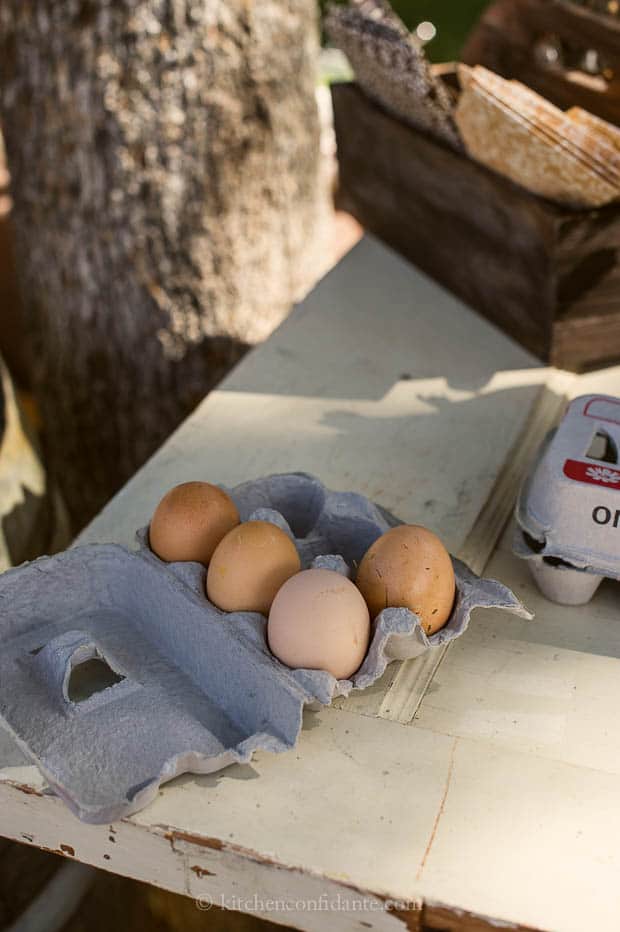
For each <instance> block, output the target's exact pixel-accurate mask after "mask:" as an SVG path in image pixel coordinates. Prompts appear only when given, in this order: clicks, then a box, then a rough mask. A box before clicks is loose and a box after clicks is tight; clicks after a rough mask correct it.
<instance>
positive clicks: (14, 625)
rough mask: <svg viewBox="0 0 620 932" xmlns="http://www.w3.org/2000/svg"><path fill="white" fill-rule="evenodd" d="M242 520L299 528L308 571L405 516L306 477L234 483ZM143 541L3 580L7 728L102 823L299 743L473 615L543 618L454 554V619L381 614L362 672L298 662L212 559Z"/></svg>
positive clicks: (82, 552) (0, 631)
mask: <svg viewBox="0 0 620 932" xmlns="http://www.w3.org/2000/svg"><path fill="white" fill-rule="evenodd" d="M229 494H230V495H231V497H232V498H233V500H234V501H235V503H236V505H237V507H238V509H239V512H240V515H241V519H242V520H244V521H245V520H248V519H250V518H263V519H267V520H271V521H273V522H274V523H277V524H278V525H279V526H280V527H282V528H284V529H285V530H286V531H287V533H289V534H291V536H292V537H293V539H294V540H295V543H296V545H297V547H298V550H299V553H300V557H301V562H302V567H303V568H307V567H309V566H326V567H328V568H330V569H335V570H337V571H339V572H342V573H345V574H347V575H349V574H350V573H351V568H352V567H354V566H355V565H356V563H357V562H359V560H360V559H361V557H362V556H363V554H364V553H365V551H366V550H367V549H368V547H369V546H370V545H371V544H372V543H373V542H374V541H375V540H376V538H377V537H379V536H380V535H381V534H382V533H384V531H386V530H388V528H389V527H391V526H393V525H394V524H395V523H398V522H396V521H395V519H393V518H391V517H390V516H389V515H387V514H386V513H384V512H383V511H381V510H380V509H379V508H377V507H376V506H375V505H373V504H372V503H371V502H369V501H368V500H367V499H366V498H364V497H363V496H361V495H357V494H354V493H338V492H330V491H328V490H327V489H326V488H325V487H324V486H323V485H322V483H321V482H319V480H318V479H314V478H313V477H311V476H308V475H304V474H300V473H292V474H291V473H289V474H285V475H278V476H269V477H267V478H265V479H259V480H256V481H253V482H247V483H244V484H243V485H240V486H237V487H236V488H234V489H232V490H230V493H229ZM138 538H139V541H140V549H139V550H138V551H129V550H127V549H125V548H124V547H121V546H118V545H115V544H91V545H86V546H81V547H75V548H73V549H71V550H68V551H66V552H64V553H61V554H58V555H56V556H53V557H44V558H41V559H40V560H36V561H34V562H33V563H26V564H24V565H23V566H21V567H18V568H16V569H13V570H9V571H8V572H6V573H4V574H3V575H2V576H0V721H2V722H3V723H4V725H5V726H6V727H8V729H9V730H10V731H11V733H12V734H13V735H14V737H15V738H16V740H17V742H18V743H19V745H20V747H21V748H22V749H23V750H24V751H25V752H26V753H27V754H28V755H29V756H30V757H31V758H32V759H33V760H34V761H35V762H36V763H37V764H38V766H39V767H40V769H41V770H42V772H43V774H44V776H45V777H46V779H47V780H48V782H49V785H50V787H51V788H52V789H53V790H54V791H55V792H56V793H57V794H58V795H59V796H60V797H62V799H63V800H64V801H65V802H66V803H67V805H68V806H69V807H70V808H71V809H72V810H73V812H75V813H76V815H77V816H78V817H79V818H81V819H83V820H84V821H87V822H97V823H98V822H103V823H105V822H111V821H114V820H115V819H118V818H121V817H123V816H126V815H129V814H130V813H132V812H135V811H136V810H138V809H140V808H142V807H143V806H145V805H146V804H147V803H148V802H149V801H150V800H152V799H153V797H154V796H155V795H156V793H157V790H158V787H159V786H160V784H161V783H163V782H165V781H166V780H169V779H171V778H173V777H175V776H177V775H178V774H181V773H184V772H192V773H210V772H213V771H217V770H220V769H221V768H223V767H226V766H227V765H228V764H231V763H235V762H239V763H243V762H247V761H249V760H250V759H251V757H252V754H253V752H254V751H255V750H257V749H259V748H260V749H265V750H269V751H285V750H288V749H289V748H291V747H293V746H294V744H295V742H296V741H297V737H298V735H299V731H300V729H301V724H302V712H303V708H304V706H305V705H307V704H312V703H317V702H318V703H322V704H329V703H330V702H331V700H332V698H333V697H334V696H336V695H346V694H348V693H349V692H350V690H351V689H363V688H365V687H367V686H369V685H371V684H372V683H373V682H375V680H376V679H377V678H378V677H379V676H381V674H382V673H383V671H384V670H385V668H386V666H387V665H388V663H390V661H391V660H393V659H402V658H407V657H415V656H417V655H418V654H419V653H421V652H423V651H424V650H426V649H428V648H429V647H431V646H433V645H435V644H441V643H444V642H446V641H449V640H452V639H453V638H456V637H458V636H459V635H460V634H462V633H463V631H464V630H465V629H466V627H467V624H468V622H469V617H470V614H471V611H472V609H473V608H475V607H477V606H483V607H496V608H505V609H507V610H508V611H511V612H516V613H517V614H520V615H525V616H527V617H529V613H528V612H527V611H526V610H525V609H524V608H523V606H522V605H521V603H520V602H519V601H518V599H516V598H515V596H514V595H513V594H512V593H511V592H510V591H509V590H508V589H507V588H506V587H505V586H502V585H501V584H500V583H498V582H495V581H493V580H485V579H479V578H478V577H476V576H474V574H472V573H471V572H470V571H469V570H468V569H467V567H465V566H464V565H463V564H462V563H460V562H459V561H458V560H455V561H454V567H455V573H456V582H457V596H456V600H455V605H454V609H453V612H452V615H451V617H450V619H449V621H448V622H447V624H446V625H445V627H444V628H442V629H441V630H440V631H439V632H437V633H436V634H434V635H432V636H431V637H427V636H426V634H425V633H424V631H423V630H422V627H421V625H420V621H419V619H418V617H417V616H416V615H413V614H412V613H411V612H409V611H408V610H406V609H390V608H388V609H386V610H385V611H383V612H381V614H380V615H379V616H378V618H377V619H376V621H375V624H374V628H373V634H372V639H371V644H370V648H369V651H368V654H367V656H366V659H365V660H364V662H363V664H362V666H361V667H360V669H359V670H358V671H357V673H356V674H355V675H354V676H353V677H352V678H351V679H350V680H340V681H336V680H335V679H334V677H332V676H331V675H330V674H329V673H327V672H325V671H320V670H301V669H298V670H292V669H289V668H288V667H286V666H284V665H283V664H281V663H280V662H279V661H278V660H276V658H275V657H274V656H273V655H272V654H271V653H270V651H269V649H268V647H267V642H266V636H265V630H266V624H267V620H266V618H264V617H263V616H262V615H260V614H257V613H252V612H237V613H225V612H221V611H220V610H219V609H217V608H215V606H213V605H212V604H211V603H210V602H209V601H208V600H207V598H206V595H205V575H206V571H205V569H204V567H203V566H201V565H200V564H198V563H170V564H168V563H163V562H162V561H161V560H159V559H158V558H157V557H156V556H155V555H154V554H153V553H152V552H151V551H150V550H149V548H148V546H147V539H148V531H147V530H146V529H144V530H142V531H141V532H138Z"/></svg>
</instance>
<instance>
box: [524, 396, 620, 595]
mask: <svg viewBox="0 0 620 932" xmlns="http://www.w3.org/2000/svg"><path fill="white" fill-rule="evenodd" d="M619 450H620V399H618V398H613V397H611V396H608V395H583V396H581V397H579V398H576V399H575V400H574V401H573V402H572V403H571V404H570V405H569V407H568V409H567V411H566V414H565V415H564V418H563V419H562V422H561V423H560V425H559V427H558V428H557V430H554V431H551V432H550V433H549V435H548V436H547V438H546V440H545V442H544V443H543V444H542V446H541V447H540V449H539V451H538V453H537V455H536V457H535V459H534V461H533V464H532V466H531V468H530V471H529V473H528V476H527V477H526V479H525V481H524V483H523V486H522V488H521V491H520V493H519V497H518V501H517V507H516V513H515V514H516V529H515V535H514V540H513V551H514V552H515V554H516V555H517V556H519V557H521V558H522V559H524V560H527V561H528V565H529V568H530V571H531V573H532V576H533V578H534V580H535V582H536V584H537V585H538V587H539V589H540V590H541V592H542V593H543V595H545V596H546V597H547V598H548V599H550V600H551V601H553V602H558V603H560V604H562V605H584V604H586V603H587V602H589V601H590V600H591V599H592V597H593V595H594V593H595V592H596V590H597V589H598V587H599V585H600V584H601V582H602V581H603V579H605V578H609V579H620V463H619V455H618V451H619Z"/></svg>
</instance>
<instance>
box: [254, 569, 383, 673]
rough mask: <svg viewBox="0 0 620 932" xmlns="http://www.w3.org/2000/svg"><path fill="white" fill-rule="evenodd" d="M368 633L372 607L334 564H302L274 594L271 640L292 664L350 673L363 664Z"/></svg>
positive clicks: (269, 628) (273, 649) (281, 657)
mask: <svg viewBox="0 0 620 932" xmlns="http://www.w3.org/2000/svg"><path fill="white" fill-rule="evenodd" d="M369 639H370V616H369V614H368V607H367V605H366V603H365V602H364V599H363V598H362V595H361V593H360V592H359V590H358V589H357V588H356V586H355V585H354V584H353V583H352V582H351V581H350V580H349V579H347V578H346V576H342V575H341V574H340V573H336V572H334V571H333V570H325V569H311V570H304V571H303V572H301V573H298V574H297V575H296V576H293V577H292V579H289V581H288V582H287V583H285V584H284V586H282V588H281V589H280V591H279V592H278V594H277V595H276V597H275V599H274V601H273V605H272V606H271V612H270V613H269V621H268V623H267V640H268V643H269V648H270V650H271V652H272V653H273V654H275V656H276V657H277V658H278V660H281V661H282V663H285V664H286V665H287V666H289V667H294V668H298V667H301V668H304V669H308V670H327V671H328V672H329V673H331V674H332V676H335V677H336V679H337V680H344V679H348V678H349V677H350V676H351V675H352V674H353V673H355V671H356V670H357V669H358V668H359V667H360V665H361V664H362V661H363V660H364V657H365V656H366V652H367V650H368V643H369Z"/></svg>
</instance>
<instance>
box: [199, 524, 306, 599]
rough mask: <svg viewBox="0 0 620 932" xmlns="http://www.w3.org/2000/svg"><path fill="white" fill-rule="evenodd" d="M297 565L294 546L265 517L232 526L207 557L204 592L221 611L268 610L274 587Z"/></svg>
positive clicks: (296, 569)
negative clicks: (205, 591) (207, 567)
mask: <svg viewBox="0 0 620 932" xmlns="http://www.w3.org/2000/svg"><path fill="white" fill-rule="evenodd" d="M300 569H301V563H300V560H299V554H298V553H297V547H296V546H295V544H294V543H293V541H292V540H291V538H290V537H289V536H288V534H285V533H284V531H282V530H280V528H279V527H276V525H275V524H270V523H269V522H268V521H246V522H245V523H244V524H240V525H239V526H238V527H236V528H233V530H232V531H230V532H229V533H228V534H227V535H226V537H225V538H224V539H223V540H222V541H221V543H220V544H219V545H218V547H217V548H216V550H215V553H214V554H213V557H212V558H211V562H210V564H209V572H208V573H207V596H208V598H209V600H210V601H211V602H213V604H214V605H216V606H217V608H220V609H222V611H224V612H261V613H262V614H263V615H267V614H268V613H269V609H270V608H271V603H272V602H273V600H274V597H275V594H276V592H277V591H278V589H279V588H280V587H281V586H282V585H284V583H285V582H286V581H287V579H290V577H291V576H292V575H293V574H294V573H298V572H299V571H300Z"/></svg>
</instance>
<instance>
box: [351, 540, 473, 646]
mask: <svg viewBox="0 0 620 932" xmlns="http://www.w3.org/2000/svg"><path fill="white" fill-rule="evenodd" d="M356 583H357V585H358V588H359V590H360V592H361V593H362V595H363V596H364V598H365V599H366V602H367V604H368V608H369V609H370V615H371V617H372V618H376V616H377V615H378V614H379V612H380V611H382V610H383V609H384V608H388V607H392V606H393V607H403V608H408V609H410V610H411V611H412V612H415V614H416V615H418V616H419V618H420V621H421V623H422V627H423V628H424V631H425V632H426V634H434V633H435V631H438V630H439V629H440V628H442V627H443V626H444V625H445V623H446V621H447V620H448V618H449V617H450V614H451V613H452V606H453V604H454V595H455V582H454V570H453V568H452V560H451V559H450V554H449V553H448V551H447V550H446V548H445V547H444V545H443V544H442V542H441V541H440V540H439V538H438V537H437V535H436V534H433V532H432V531H429V530H428V529H427V528H425V527H421V526H420V525H416V524H411V525H406V524H404V525H401V526H400V527H395V528H392V530H390V531H387V533H385V534H383V535H382V536H381V537H380V538H379V539H378V540H376V541H375V542H374V544H373V545H372V547H370V548H369V550H367V551H366V553H365V554H364V557H363V559H362V562H361V563H360V565H359V569H358V571H357V579H356Z"/></svg>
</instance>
